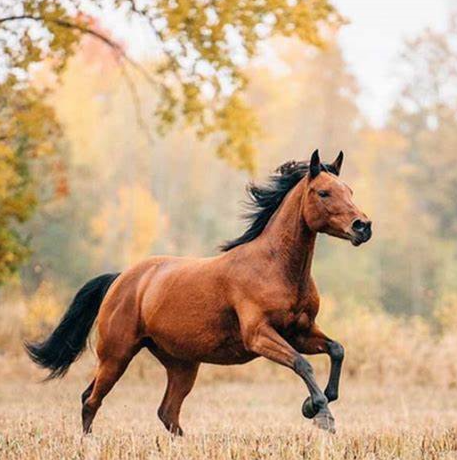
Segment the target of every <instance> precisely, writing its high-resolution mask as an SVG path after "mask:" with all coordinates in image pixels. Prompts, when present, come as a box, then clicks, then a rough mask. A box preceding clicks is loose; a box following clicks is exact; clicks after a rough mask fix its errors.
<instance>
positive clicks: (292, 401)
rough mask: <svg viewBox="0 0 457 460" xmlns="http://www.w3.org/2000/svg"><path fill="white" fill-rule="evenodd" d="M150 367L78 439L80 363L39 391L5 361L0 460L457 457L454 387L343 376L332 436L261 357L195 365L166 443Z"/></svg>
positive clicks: (123, 384) (156, 376)
mask: <svg viewBox="0 0 457 460" xmlns="http://www.w3.org/2000/svg"><path fill="white" fill-rule="evenodd" d="M146 360H149V358H147V357H140V359H139V360H138V361H139V362H138V363H136V364H134V365H133V366H132V369H130V372H128V373H127V375H126V376H124V378H123V379H121V381H120V382H119V383H118V385H117V386H116V387H115V389H114V390H113V391H112V392H111V393H110V394H109V396H108V397H107V398H106V400H105V404H104V406H103V407H102V408H101V410H100V412H99V415H98V417H97V418H96V421H95V424H94V432H93V434H92V435H90V436H88V437H86V438H82V437H81V427H80V417H79V413H80V403H79V396H80V393H81V391H82V390H83V389H84V387H85V385H86V384H87V382H88V380H89V378H88V377H89V374H90V372H89V363H88V362H87V361H88V360H87V359H86V360H84V362H83V363H80V364H79V365H76V366H75V367H78V371H76V372H75V371H73V372H71V373H70V375H69V376H68V377H67V378H66V379H64V380H62V381H58V382H51V383H47V384H40V383H38V375H42V374H40V373H39V372H37V371H35V370H33V369H32V366H31V365H30V369H29V368H28V367H27V364H25V363H24V362H19V365H20V368H21V371H20V372H17V371H16V370H14V373H13V374H12V373H11V368H10V369H9V371H8V370H7V369H8V365H6V364H5V363H2V364H5V365H4V366H2V368H3V373H4V374H5V376H4V378H2V379H1V383H0V426H1V435H0V458H2V459H5V460H10V459H11V460H18V459H27V460H34V459H61V458H65V459H100V460H101V459H182V460H193V459H264V458H265V459H267V458H268V459H284V460H286V459H302V458H303V459H329V460H330V459H335V460H337V459H338V460H339V459H370V460H375V459H376V460H377V459H380V460H381V459H405V460H409V459H454V458H457V388H455V387H451V388H449V387H445V386H444V387H439V386H424V385H421V386H418V385H405V384H401V383H399V381H396V382H389V381H383V382H379V383H378V382H376V381H375V380H372V379H371V380H367V381H366V382H363V381H360V380H358V379H356V380H353V379H347V378H344V379H343V382H342V391H341V398H340V400H339V401H337V402H336V403H333V404H332V410H333V413H334V415H335V417H336V422H337V434H336V435H331V434H328V433H326V432H321V431H319V430H317V429H316V428H315V427H314V426H313V425H312V422H310V421H309V420H306V419H304V418H303V417H302V416H301V412H300V408H301V403H302V401H303V400H304V398H305V395H306V390H305V388H304V386H303V384H302V382H301V381H300V379H298V378H296V377H295V376H294V375H293V374H292V373H283V372H282V371H280V372H279V373H276V372H273V373H270V372H267V371H265V367H266V366H265V363H262V361H261V360H259V361H258V362H256V363H254V364H252V365H251V364H250V365H247V366H244V368H243V369H241V368H240V369H239V370H238V369H235V370H231V369H228V368H227V369H217V371H216V374H215V372H214V368H213V367H211V366H203V369H202V372H201V376H200V377H201V378H200V379H199V380H198V381H197V384H196V387H195V389H194V391H193V392H192V393H191V394H190V396H189V397H188V399H187V400H186V401H185V404H184V406H183V412H182V426H183V428H184V430H185V436H184V438H173V437H171V436H170V435H169V434H168V433H167V432H166V431H165V429H164V428H163V427H162V425H161V424H160V423H159V421H158V419H157V417H156V410H157V407H158V404H159V403H160V399H161V396H162V393H163V391H164V385H165V378H164V375H163V374H164V372H162V370H161V369H159V368H158V367H156V366H155V365H154V364H151V363H150V362H149V363H146ZM19 361H21V360H19ZM148 364H149V366H148ZM143 366H146V367H148V369H147V370H146V372H145V371H144V369H143V370H142V369H141V368H142V367H143ZM267 367H269V366H267ZM237 373H238V374H239V375H237ZM221 375H222V376H223V375H225V376H226V377H227V379H224V378H221ZM319 377H320V380H321V381H322V380H323V378H324V376H319Z"/></svg>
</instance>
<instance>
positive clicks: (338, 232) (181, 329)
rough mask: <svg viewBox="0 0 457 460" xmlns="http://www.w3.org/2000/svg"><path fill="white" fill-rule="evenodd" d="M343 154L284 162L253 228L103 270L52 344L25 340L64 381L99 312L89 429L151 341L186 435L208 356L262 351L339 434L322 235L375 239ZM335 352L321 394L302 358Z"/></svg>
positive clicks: (86, 410) (174, 424)
mask: <svg viewBox="0 0 457 460" xmlns="http://www.w3.org/2000/svg"><path fill="white" fill-rule="evenodd" d="M342 163H343V152H340V153H339V155H338V156H337V158H336V159H335V160H334V162H333V163H331V164H324V163H321V160H320V158H319V152H318V151H317V150H316V151H315V152H314V153H313V154H312V155H311V159H310V161H307V162H305V161H296V162H295V161H292V162H288V163H285V164H284V165H282V166H281V167H280V168H278V169H277V170H276V171H275V172H274V173H273V174H272V176H270V180H269V182H268V183H267V184H266V185H265V186H256V185H254V184H251V185H250V187H249V188H248V190H249V195H250V197H251V201H252V203H251V204H252V205H253V210H252V212H251V214H250V224H249V226H248V228H247V229H246V231H245V232H244V233H243V234H242V235H241V236H240V237H238V238H237V239H234V240H233V241H229V242H227V243H225V244H224V245H223V246H222V248H221V249H222V251H221V254H219V255H217V256H215V257H209V258H193V257H192V258H191V257H173V256H157V257H151V258H149V259H148V260H146V261H143V262H140V263H139V264H137V265H135V266H133V267H132V268H130V269H128V270H126V271H124V272H122V273H120V274H119V273H115V274H105V275H101V276H99V277H97V278H94V279H93V280H91V281H89V282H88V283H87V284H85V285H84V286H83V287H82V288H81V290H80V291H79V292H78V293H77V294H76V296H75V298H74V300H73V302H72V303H71V304H70V306H69V307H68V310H67V311H66V313H65V314H64V316H63V318H62V320H61V322H60V324H59V325H58V326H57V328H56V329H55V330H54V331H53V332H52V333H51V335H50V336H49V337H48V338H47V339H46V340H44V341H43V342H38V343H30V342H26V343H25V346H26V350H27V352H28V355H29V356H30V358H31V359H32V360H33V361H34V362H35V363H37V364H38V365H40V366H42V367H44V368H47V369H48V370H49V371H50V373H49V375H48V377H47V379H52V378H56V377H62V376H63V375H65V373H66V372H67V370H68V368H69V367H70V365H71V364H72V363H73V362H74V361H75V360H76V359H77V358H78V357H79V356H80V355H81V353H82V352H83V351H84V349H85V346H86V342H87V338H88V335H89V333H90V330H91V328H92V326H93V324H94V322H95V320H96V318H98V343H97V347H96V352H97V356H98V367H97V371H96V374H95V378H94V379H93V380H92V382H91V383H90V385H89V386H88V387H87V389H86V390H85V391H84V392H83V394H82V397H81V399H82V428H83V434H87V433H89V432H91V427H92V422H93V420H94V417H95V415H96V413H97V411H98V409H99V408H100V406H101V404H102V401H103V398H104V397H105V396H106V395H107V394H108V393H109V391H110V390H111V389H112V388H113V386H114V385H115V383H116V382H117V381H118V380H119V378H120V377H121V376H122V375H123V373H124V371H125V370H126V368H127V366H128V364H129V363H130V361H131V360H132V358H133V357H134V356H135V355H136V354H137V353H138V352H139V351H140V350H141V349H142V348H147V349H148V350H149V351H150V352H151V353H152V354H153V355H154V356H155V357H156V358H157V359H158V360H159V361H160V363H162V365H163V366H164V367H165V369H166V373H167V378H168V380H167V387H166V390H165V394H164V396H163V400H162V402H161V404H160V407H159V409H158V417H159V418H160V420H161V421H162V423H163V424H164V426H165V427H166V429H167V430H169V431H170V432H171V433H172V434H175V435H182V434H183V430H182V429H181V426H180V422H179V415H180V411H181V406H182V403H183V401H184V399H185V397H186V396H187V395H188V394H189V392H190V391H191V390H192V387H193V386H194V383H195V379H196V377H197V372H198V369H199V365H200V364H201V363H211V364H221V365H231V364H243V363H247V362H249V361H252V360H253V359H255V358H258V357H264V358H266V359H268V360H271V361H273V362H275V363H277V364H280V365H282V366H286V367H288V368H290V369H291V370H293V371H294V372H295V373H296V374H298V376H299V377H301V378H302V379H303V381H304V383H305V385H306V387H307V388H308V391H309V396H308V397H307V398H306V399H305V401H304V403H303V405H302V413H303V415H304V417H306V418H309V419H314V423H315V425H317V427H318V428H321V429H323V430H327V431H330V432H334V431H335V421H334V418H333V415H332V413H331V412H330V409H329V403H330V402H332V401H335V400H336V399H337V398H338V387H339V380H340V374H341V368H342V363H343V357H344V348H343V346H342V345H341V344H340V343H338V342H337V341H335V340H332V339H330V338H329V337H327V336H326V335H325V334H324V333H323V332H322V331H321V330H320V328H319V327H318V325H317V323H316V321H315V318H316V315H317V313H318V310H319V294H318V291H317V287H316V284H315V282H314V280H313V278H312V276H311V263H312V260H313V254H314V248H315V243H316V237H317V234H318V233H326V234H328V235H332V236H335V237H337V238H342V239H345V240H349V241H350V242H351V243H352V244H353V245H354V246H359V245H361V244H362V243H365V242H366V241H368V240H369V239H370V237H371V235H372V230H371V222H370V221H369V220H368V218H367V216H366V215H365V214H364V213H363V212H361V211H360V210H359V209H358V208H357V207H356V206H355V204H354V203H353V200H352V193H353V192H352V190H351V189H350V188H349V186H348V185H346V184H345V183H344V182H343V181H342V180H341V179H340V178H339V174H340V169H341V166H342ZM319 353H325V354H327V355H329V356H330V361H331V364H330V375H329V379H328V384H327V386H326V388H325V390H324V391H322V390H321V389H320V388H319V386H318V384H317V382H316V379H315V376H314V373H313V368H312V366H311V364H310V363H309V361H308V360H307V359H306V358H305V357H304V356H303V354H305V355H306V354H309V355H312V354H319Z"/></svg>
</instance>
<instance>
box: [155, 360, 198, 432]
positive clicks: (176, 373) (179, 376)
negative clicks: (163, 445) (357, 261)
mask: <svg viewBox="0 0 457 460" xmlns="http://www.w3.org/2000/svg"><path fill="white" fill-rule="evenodd" d="M164 365H165V367H166V369H167V377H168V383H167V389H166V391H165V394H164V397H163V400H162V403H161V404H160V407H159V410H158V416H159V418H160V420H161V421H162V423H163V424H164V425H165V428H166V429H167V430H168V431H170V433H172V434H176V435H178V436H182V434H183V431H182V429H181V427H180V425H179V413H180V411H181V405H182V403H183V401H184V398H185V397H186V396H187V395H188V394H189V392H190V390H192V387H193V386H194V383H195V379H196V377H197V372H198V367H199V364H198V363H188V362H176V361H174V362H166V363H164Z"/></svg>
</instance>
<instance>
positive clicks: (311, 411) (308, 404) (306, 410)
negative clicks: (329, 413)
mask: <svg viewBox="0 0 457 460" xmlns="http://www.w3.org/2000/svg"><path fill="white" fill-rule="evenodd" d="M301 411H302V414H303V416H304V417H306V418H314V417H315V416H316V414H317V412H318V411H317V410H316V409H315V408H314V405H313V401H312V400H311V398H310V397H309V396H308V397H307V398H306V399H305V402H304V403H303V406H302V408H301Z"/></svg>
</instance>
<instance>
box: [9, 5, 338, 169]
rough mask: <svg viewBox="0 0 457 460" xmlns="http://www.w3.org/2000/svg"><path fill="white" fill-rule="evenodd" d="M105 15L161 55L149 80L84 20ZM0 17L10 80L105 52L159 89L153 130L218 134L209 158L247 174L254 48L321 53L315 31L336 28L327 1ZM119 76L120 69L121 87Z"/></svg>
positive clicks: (85, 9) (60, 8)
mask: <svg viewBox="0 0 457 460" xmlns="http://www.w3.org/2000/svg"><path fill="white" fill-rule="evenodd" d="M107 6H110V7H111V8H113V9H114V10H116V11H122V12H124V13H125V15H126V16H127V17H128V18H129V20H130V21H133V22H135V21H136V22H137V23H140V22H141V23H143V24H146V25H147V26H148V27H149V28H150V30H151V32H152V33H153V35H154V44H155V45H156V46H157V48H158V50H160V52H161V58H160V60H159V61H158V63H157V66H156V68H155V70H154V72H153V73H149V72H146V71H145V70H144V69H143V68H142V67H141V66H139V65H138V64H136V63H134V62H133V61H132V60H131V59H130V58H129V57H128V56H127V54H126V53H125V51H124V49H123V48H122V47H121V46H120V45H119V44H118V43H117V42H116V41H114V40H113V39H112V38H110V37H109V36H107V35H106V34H104V33H101V32H100V31H99V30H98V29H97V27H95V25H94V21H93V19H92V18H93V17H94V16H95V17H100V16H101V15H102V14H103V13H104V12H106V9H107ZM0 8H1V9H0V27H1V32H2V36H3V37H5V39H4V41H3V43H4V44H3V47H2V49H1V50H0V58H1V59H3V60H4V61H5V62H6V73H7V75H8V76H9V77H10V78H11V79H13V80H15V81H20V80H23V79H24V78H25V76H27V75H28V74H29V73H30V69H31V66H32V64H36V63H39V62H42V60H43V59H44V58H46V57H48V58H51V63H52V68H53V69H54V70H55V71H57V72H59V71H61V70H62V69H63V67H64V66H65V64H66V63H67V61H68V58H69V57H70V56H71V55H72V53H73V52H74V50H75V45H76V44H77V43H79V41H80V40H81V37H82V36H83V35H88V34H89V35H92V36H93V37H96V38H97V39H99V40H100V41H102V42H103V43H105V44H106V45H107V46H109V47H110V48H111V49H112V50H113V52H114V53H115V54H116V56H117V58H118V60H119V62H120V63H123V64H126V63H127V64H131V65H133V67H134V68H135V69H136V71H139V72H140V73H141V74H142V75H143V76H144V77H145V78H146V79H147V81H148V82H149V83H150V84H152V85H153V86H155V87H158V88H159V89H160V99H159V102H158V104H157V107H156V110H155V114H156V115H157V117H158V120H159V122H160V126H161V128H162V129H164V128H166V127H167V126H170V125H172V124H173V123H174V122H175V121H177V120H178V119H181V117H183V118H184V120H185V121H186V122H187V123H188V124H189V125H192V126H194V127H195V128H196V130H197V132H198V134H199V135H200V136H205V135H208V134H210V133H216V132H220V133H221V134H222V139H221V140H220V142H219V146H218V149H217V152H218V154H219V156H221V157H223V158H226V159H227V160H229V161H230V162H232V163H233V164H235V165H236V166H238V167H240V168H245V169H247V170H250V171H252V170H253V169H254V147H253V139H254V137H255V135H256V133H257V131H258V126H257V124H256V121H255V117H254V116H253V114H252V112H251V110H250V109H249V107H248V106H247V105H246V102H245V100H244V97H243V90H244V88H245V86H246V79H245V76H244V74H243V71H242V67H243V64H244V63H246V62H247V60H248V59H250V58H251V57H252V56H253V55H254V54H255V53H256V50H257V46H258V43H259V42H260V41H262V40H264V39H266V38H268V37H271V36H272V35H274V34H281V35H285V36H294V37H298V38H299V39H300V40H302V41H303V42H305V43H309V44H312V45H315V46H322V44H323V40H322V36H321V29H322V27H323V26H327V27H330V28H335V27H337V26H338V25H339V24H340V23H341V18H340V16H339V15H338V13H337V12H336V10H335V9H334V8H333V7H332V5H331V4H330V3H329V1H328V0H306V1H305V0H297V1H292V2H291V1H287V0H264V1H257V0H254V1H251V0H248V1H240V2H233V1H230V0H221V1H209V0H208V1H201V2H197V1H194V2H192V1H189V0H176V1H172V2H170V1H166V0H157V1H155V2H139V1H136V0H111V1H109V2H106V1H102V0H92V1H91V2H88V4H86V3H85V2H81V1H80V0H57V1H56V0H20V1H19V2H12V3H8V4H7V5H4V6H2V7H0ZM6 43H7V44H8V45H6ZM129 71H130V69H129V70H127V68H125V69H124V72H125V76H126V78H129V76H128V72H129ZM132 89H133V91H135V90H134V88H132Z"/></svg>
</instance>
